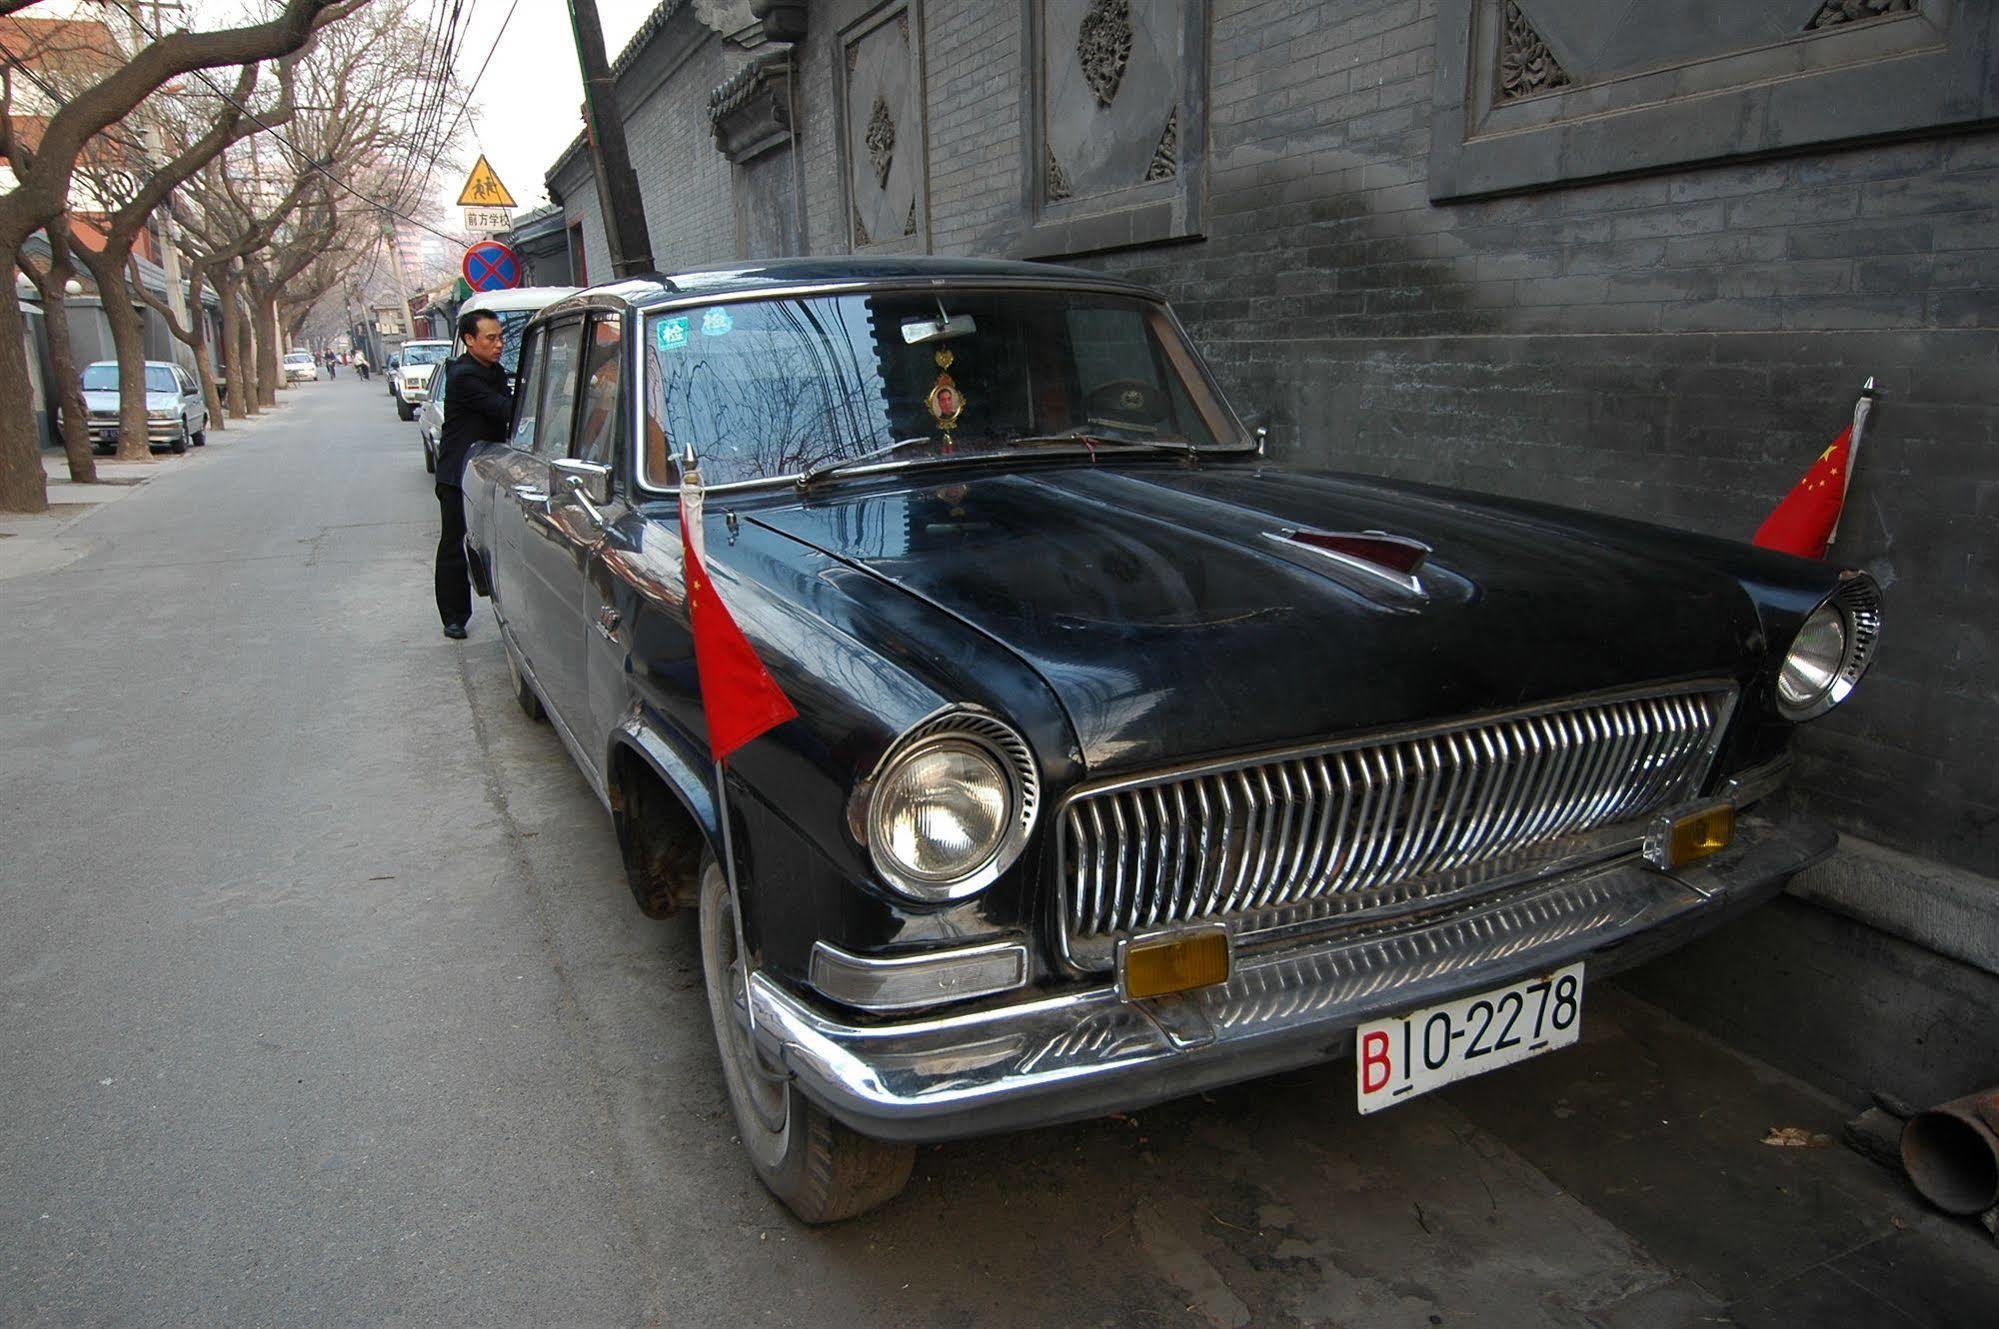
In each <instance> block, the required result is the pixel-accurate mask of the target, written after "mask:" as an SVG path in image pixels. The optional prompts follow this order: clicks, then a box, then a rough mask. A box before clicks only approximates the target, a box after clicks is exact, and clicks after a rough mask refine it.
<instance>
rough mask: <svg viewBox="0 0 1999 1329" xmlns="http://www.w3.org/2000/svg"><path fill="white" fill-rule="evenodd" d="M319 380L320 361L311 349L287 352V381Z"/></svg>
mask: <svg viewBox="0 0 1999 1329" xmlns="http://www.w3.org/2000/svg"><path fill="white" fill-rule="evenodd" d="M300 380H305V381H307V382H311V383H317V382H319V361H318V360H317V359H315V358H314V356H313V354H312V352H311V351H287V352H285V382H287V383H297V382H299V381H300Z"/></svg>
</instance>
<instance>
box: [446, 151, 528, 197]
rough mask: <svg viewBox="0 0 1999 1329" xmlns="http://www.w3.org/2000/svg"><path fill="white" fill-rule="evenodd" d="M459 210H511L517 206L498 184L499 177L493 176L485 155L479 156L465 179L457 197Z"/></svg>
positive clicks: (505, 189) (510, 195)
mask: <svg viewBox="0 0 1999 1329" xmlns="http://www.w3.org/2000/svg"><path fill="white" fill-rule="evenodd" d="M458 206H459V207H461V208H512V207H518V206H520V205H519V204H517V203H515V202H514V196H513V195H512V194H509V193H508V192H507V187H506V186H505V185H503V184H501V183H500V177H499V176H497V175H495V174H493V168H492V167H491V166H490V165H488V164H487V162H486V154H485V153H483V152H482V153H480V154H479V161H478V164H477V165H475V166H474V167H473V168H472V174H471V175H470V176H468V177H467V178H466V181H465V189H464V191H463V192H462V193H460V194H459V195H458Z"/></svg>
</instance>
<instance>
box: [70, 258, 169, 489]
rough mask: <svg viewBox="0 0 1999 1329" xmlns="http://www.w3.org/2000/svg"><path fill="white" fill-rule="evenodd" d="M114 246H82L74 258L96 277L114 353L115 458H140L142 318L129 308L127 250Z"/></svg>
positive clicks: (144, 449) (143, 447)
mask: <svg viewBox="0 0 1999 1329" xmlns="http://www.w3.org/2000/svg"><path fill="white" fill-rule="evenodd" d="M114 248H116V246H114V245H109V244H107V245H106V246H105V247H104V248H103V249H102V250H99V251H93V250H91V249H89V248H87V247H86V248H82V249H81V250H80V252H79V254H78V257H80V258H82V259H83V262H84V265H85V266H86V267H88V268H89V269H90V275H91V276H92V277H95V278H96V279H97V298H98V299H100V300H102V301H103V302H104V318H105V321H106V322H108V323H110V325H111V345H112V348H113V349H114V350H115V351H116V352H117V355H118V460H120V461H144V460H146V459H147V458H149V457H151V456H152V455H153V447H152V443H151V441H150V440H149V439H148V438H147V435H146V320H145V319H144V318H142V317H141V316H140V314H139V311H138V310H137V309H136V308H134V307H133V304H132V291H131V288H130V287H129V286H127V285H126V283H125V263H126V260H127V259H128V258H129V257H130V254H131V251H130V249H129V248H127V249H125V250H124V251H123V252H120V253H117V254H114V253H113V252H112V250H113V249H114Z"/></svg>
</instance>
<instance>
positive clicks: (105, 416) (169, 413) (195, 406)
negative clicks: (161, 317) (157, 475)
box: [83, 360, 208, 452]
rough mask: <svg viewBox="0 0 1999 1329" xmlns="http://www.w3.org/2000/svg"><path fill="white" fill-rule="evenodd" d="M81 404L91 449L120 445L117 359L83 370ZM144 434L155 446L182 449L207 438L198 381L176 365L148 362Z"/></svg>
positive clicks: (206, 408)
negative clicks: (88, 419) (85, 415)
mask: <svg viewBox="0 0 1999 1329" xmlns="http://www.w3.org/2000/svg"><path fill="white" fill-rule="evenodd" d="M83 406H84V409H85V410H86V411H87V412H88V413H89V418H90V444H91V448H92V449H93V450H94V451H98V452H109V451H111V450H112V449H114V448H116V447H117V446H118V362H117V361H116V360H99V361H98V362H97V363H96V364H93V365H91V366H89V367H88V368H86V369H85V370H84V371H83ZM146 439H147V441H148V442H149V443H150V444H151V445H152V446H153V447H154V448H156V449H157V448H171V449H173V450H174V451H175V452H186V451H187V450H188V447H189V445H190V444H191V445H193V446H194V447H197V448H198V447H200V446H201V445H202V444H203V443H206V442H207V441H208V404H207V402H205V401H203V400H202V396H201V384H200V383H198V382H196V381H195V377H194V375H193V374H190V373H188V372H187V371H186V370H185V369H182V368H181V367H180V366H179V365H177V364H172V363H170V362H168V361H165V360H148V361H146Z"/></svg>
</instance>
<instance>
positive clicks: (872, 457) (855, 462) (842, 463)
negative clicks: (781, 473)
mask: <svg viewBox="0 0 1999 1329" xmlns="http://www.w3.org/2000/svg"><path fill="white" fill-rule="evenodd" d="M936 442H937V435H935V434H918V435H917V436H916V437H914V438H899V439H897V440H896V441H895V442H893V443H889V444H887V445H885V446H883V447H879V448H876V449H874V450H873V451H872V452H863V453H862V454H861V455H860V456H858V457H842V458H840V459H839V460H838V461H829V462H822V463H820V464H819V465H817V466H814V467H813V468H812V469H811V470H809V471H807V472H805V473H804V474H803V475H800V476H799V477H798V481H797V484H798V487H799V488H800V489H803V488H805V486H807V485H809V484H811V483H812V482H813V481H814V480H818V479H822V478H824V477H825V476H829V475H833V474H835V473H836V472H839V471H844V470H846V469H847V468H848V467H850V466H864V465H866V464H867V463H868V462H871V461H880V460H881V459H882V458H883V457H892V456H894V455H895V454H896V453H898V452H901V451H903V450H904V449H906V448H913V447H915V446H917V445H918V444H919V443H924V444H932V445H934V444H935V443H936Z"/></svg>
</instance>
